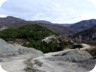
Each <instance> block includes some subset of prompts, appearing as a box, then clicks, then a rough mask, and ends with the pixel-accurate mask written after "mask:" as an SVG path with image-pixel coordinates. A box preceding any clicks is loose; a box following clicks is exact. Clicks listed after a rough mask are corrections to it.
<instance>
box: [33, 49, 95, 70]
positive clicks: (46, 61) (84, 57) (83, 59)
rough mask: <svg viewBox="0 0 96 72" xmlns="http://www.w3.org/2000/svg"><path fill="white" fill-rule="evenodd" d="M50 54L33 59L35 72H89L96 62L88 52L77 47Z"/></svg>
mask: <svg viewBox="0 0 96 72" xmlns="http://www.w3.org/2000/svg"><path fill="white" fill-rule="evenodd" d="M48 55H51V56H48ZM48 55H47V54H45V56H42V57H38V58H35V59H33V61H32V63H33V70H34V72H88V71H90V70H92V69H93V68H94V66H95V62H96V60H93V59H91V58H92V56H91V55H90V54H89V53H88V52H86V51H81V50H75V49H74V50H69V51H68V50H67V51H63V52H57V53H53V55H52V53H51V54H50V53H49V54H48Z"/></svg>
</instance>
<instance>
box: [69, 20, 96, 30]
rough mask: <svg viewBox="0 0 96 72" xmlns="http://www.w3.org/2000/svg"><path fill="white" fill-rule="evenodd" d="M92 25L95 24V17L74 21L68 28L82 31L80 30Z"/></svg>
mask: <svg viewBox="0 0 96 72" xmlns="http://www.w3.org/2000/svg"><path fill="white" fill-rule="evenodd" d="M94 26H96V19H90V20H83V21H80V22H77V23H74V24H73V25H71V26H70V27H69V28H71V29H74V30H77V31H82V30H85V29H88V28H91V27H94Z"/></svg>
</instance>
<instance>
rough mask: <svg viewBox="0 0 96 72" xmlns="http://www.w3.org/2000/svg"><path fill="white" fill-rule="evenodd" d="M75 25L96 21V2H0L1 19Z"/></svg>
mask: <svg viewBox="0 0 96 72" xmlns="http://www.w3.org/2000/svg"><path fill="white" fill-rule="evenodd" d="M6 16H14V17H18V18H22V19H25V20H47V21H51V22H53V23H75V22H78V21H81V20H86V19H87V20H88V19H96V0H0V17H6Z"/></svg>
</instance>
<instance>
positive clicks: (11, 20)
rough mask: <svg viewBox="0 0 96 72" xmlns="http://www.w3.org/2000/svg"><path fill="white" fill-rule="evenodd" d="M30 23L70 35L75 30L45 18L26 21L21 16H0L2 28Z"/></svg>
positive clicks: (0, 26)
mask: <svg viewBox="0 0 96 72" xmlns="http://www.w3.org/2000/svg"><path fill="white" fill-rule="evenodd" d="M28 24H38V25H42V26H44V27H47V28H48V29H50V30H52V31H54V32H56V33H58V34H69V35H70V34H72V33H73V31H72V30H70V29H69V28H66V27H64V26H61V25H57V24H54V23H51V22H49V21H44V20H37V21H26V20H23V19H20V18H15V17H12V16H8V17H6V18H0V28H2V27H6V28H9V27H11V28H13V27H20V26H24V25H28Z"/></svg>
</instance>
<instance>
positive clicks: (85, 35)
mask: <svg viewBox="0 0 96 72" xmlns="http://www.w3.org/2000/svg"><path fill="white" fill-rule="evenodd" d="M74 39H75V40H76V41H79V42H84V43H92V44H95V43H96V26H95V27H92V28H89V29H87V30H84V31H81V32H79V33H77V34H75V35H74Z"/></svg>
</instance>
